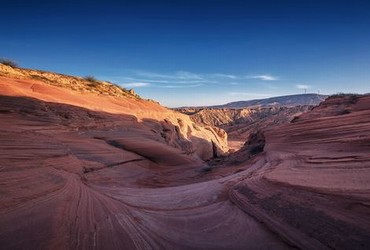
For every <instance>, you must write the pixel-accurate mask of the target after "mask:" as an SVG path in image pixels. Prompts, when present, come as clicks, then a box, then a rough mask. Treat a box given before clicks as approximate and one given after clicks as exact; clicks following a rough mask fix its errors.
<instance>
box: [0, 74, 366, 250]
mask: <svg viewBox="0 0 370 250" xmlns="http://www.w3.org/2000/svg"><path fill="white" fill-rule="evenodd" d="M17 72H18V71H16V72H12V71H11V70H10V69H8V73H4V74H3V75H2V76H0V92H1V93H0V94H1V95H0V249H291V248H292V249H369V248H370V129H369V128H370V96H368V95H367V96H357V95H344V96H336V97H329V98H328V99H327V100H326V101H324V102H323V103H321V104H320V105H319V106H317V107H315V108H313V109H312V110H310V111H308V112H306V113H302V114H301V115H300V116H299V117H297V118H296V119H294V121H293V122H291V123H284V124H281V125H279V126H274V127H273V128H271V129H269V128H268V127H267V128H265V129H264V130H263V131H261V132H260V133H259V134H256V135H255V136H251V137H250V138H249V142H247V143H246V145H245V146H244V147H242V148H241V149H240V150H239V151H236V152H234V153H231V154H227V146H225V140H226V135H225V133H224V132H223V131H222V130H220V129H217V128H215V127H212V126H209V127H207V126H200V125H197V124H195V123H193V122H192V121H191V120H190V118H189V117H188V116H186V115H184V114H180V113H178V112H174V111H171V110H168V109H166V108H164V107H161V106H160V105H159V104H157V103H155V102H153V101H146V100H141V99H139V98H137V97H135V96H129V95H128V96H126V94H125V96H112V95H105V94H104V93H90V92H89V93H82V92H81V90H80V91H78V90H73V89H68V88H66V87H65V86H57V85H58V84H52V83H50V82H45V81H44V79H40V77H38V79H34V78H32V77H31V78H30V77H29V75H27V74H28V73H27V74H26V73H25V72H21V71H19V72H18V73H19V74H18V75H16V74H15V73H17ZM48 79H50V76H48ZM81 81H82V80H81ZM107 86H108V85H107Z"/></svg>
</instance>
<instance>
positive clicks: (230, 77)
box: [209, 73, 238, 79]
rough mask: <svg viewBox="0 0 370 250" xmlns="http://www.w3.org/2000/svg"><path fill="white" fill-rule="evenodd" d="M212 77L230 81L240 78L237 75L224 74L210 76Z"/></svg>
mask: <svg viewBox="0 0 370 250" xmlns="http://www.w3.org/2000/svg"><path fill="white" fill-rule="evenodd" d="M209 76H210V77H220V78H229V79H236V78H238V77H237V76H235V75H230V74H222V73H215V74H210V75H209Z"/></svg>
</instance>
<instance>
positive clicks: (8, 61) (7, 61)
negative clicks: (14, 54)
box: [0, 58, 18, 68]
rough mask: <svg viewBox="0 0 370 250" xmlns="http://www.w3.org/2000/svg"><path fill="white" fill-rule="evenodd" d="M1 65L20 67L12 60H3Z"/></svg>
mask: <svg viewBox="0 0 370 250" xmlns="http://www.w3.org/2000/svg"><path fill="white" fill-rule="evenodd" d="M0 63H1V64H4V65H7V66H10V67H12V68H16V67H18V64H17V63H16V62H14V61H12V60H10V59H5V58H1V59H0Z"/></svg>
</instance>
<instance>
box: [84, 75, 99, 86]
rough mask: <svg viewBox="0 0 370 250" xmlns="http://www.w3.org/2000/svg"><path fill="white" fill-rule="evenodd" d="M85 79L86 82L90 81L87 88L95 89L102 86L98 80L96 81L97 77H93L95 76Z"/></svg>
mask: <svg viewBox="0 0 370 250" xmlns="http://www.w3.org/2000/svg"><path fill="white" fill-rule="evenodd" d="M84 79H85V80H86V81H88V82H89V83H88V84H87V86H89V87H93V88H95V87H98V86H99V85H100V82H99V80H98V79H96V78H95V77H93V76H85V77H84Z"/></svg>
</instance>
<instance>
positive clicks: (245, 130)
mask: <svg viewBox="0 0 370 250" xmlns="http://www.w3.org/2000/svg"><path fill="white" fill-rule="evenodd" d="M312 108H313V106H294V107H281V106H274V107H267V108H244V109H226V108H225V109H213V108H212V109H210V108H205V109H203V108H200V109H198V108H183V109H177V110H178V111H180V112H182V113H184V114H188V115H189V116H190V118H191V119H192V120H193V121H194V122H195V123H196V124H199V125H211V126H217V127H220V128H222V129H224V130H225V131H226V132H227V134H228V143H229V147H230V148H231V149H232V150H233V151H236V150H239V149H240V148H241V147H242V146H243V145H244V143H245V141H247V140H248V138H249V136H250V135H253V134H255V133H257V132H258V131H262V130H267V129H273V128H275V127H277V126H280V125H282V124H286V123H289V122H290V121H292V120H293V119H295V117H298V116H300V115H301V114H302V113H304V112H307V111H309V110H310V109H312Z"/></svg>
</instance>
